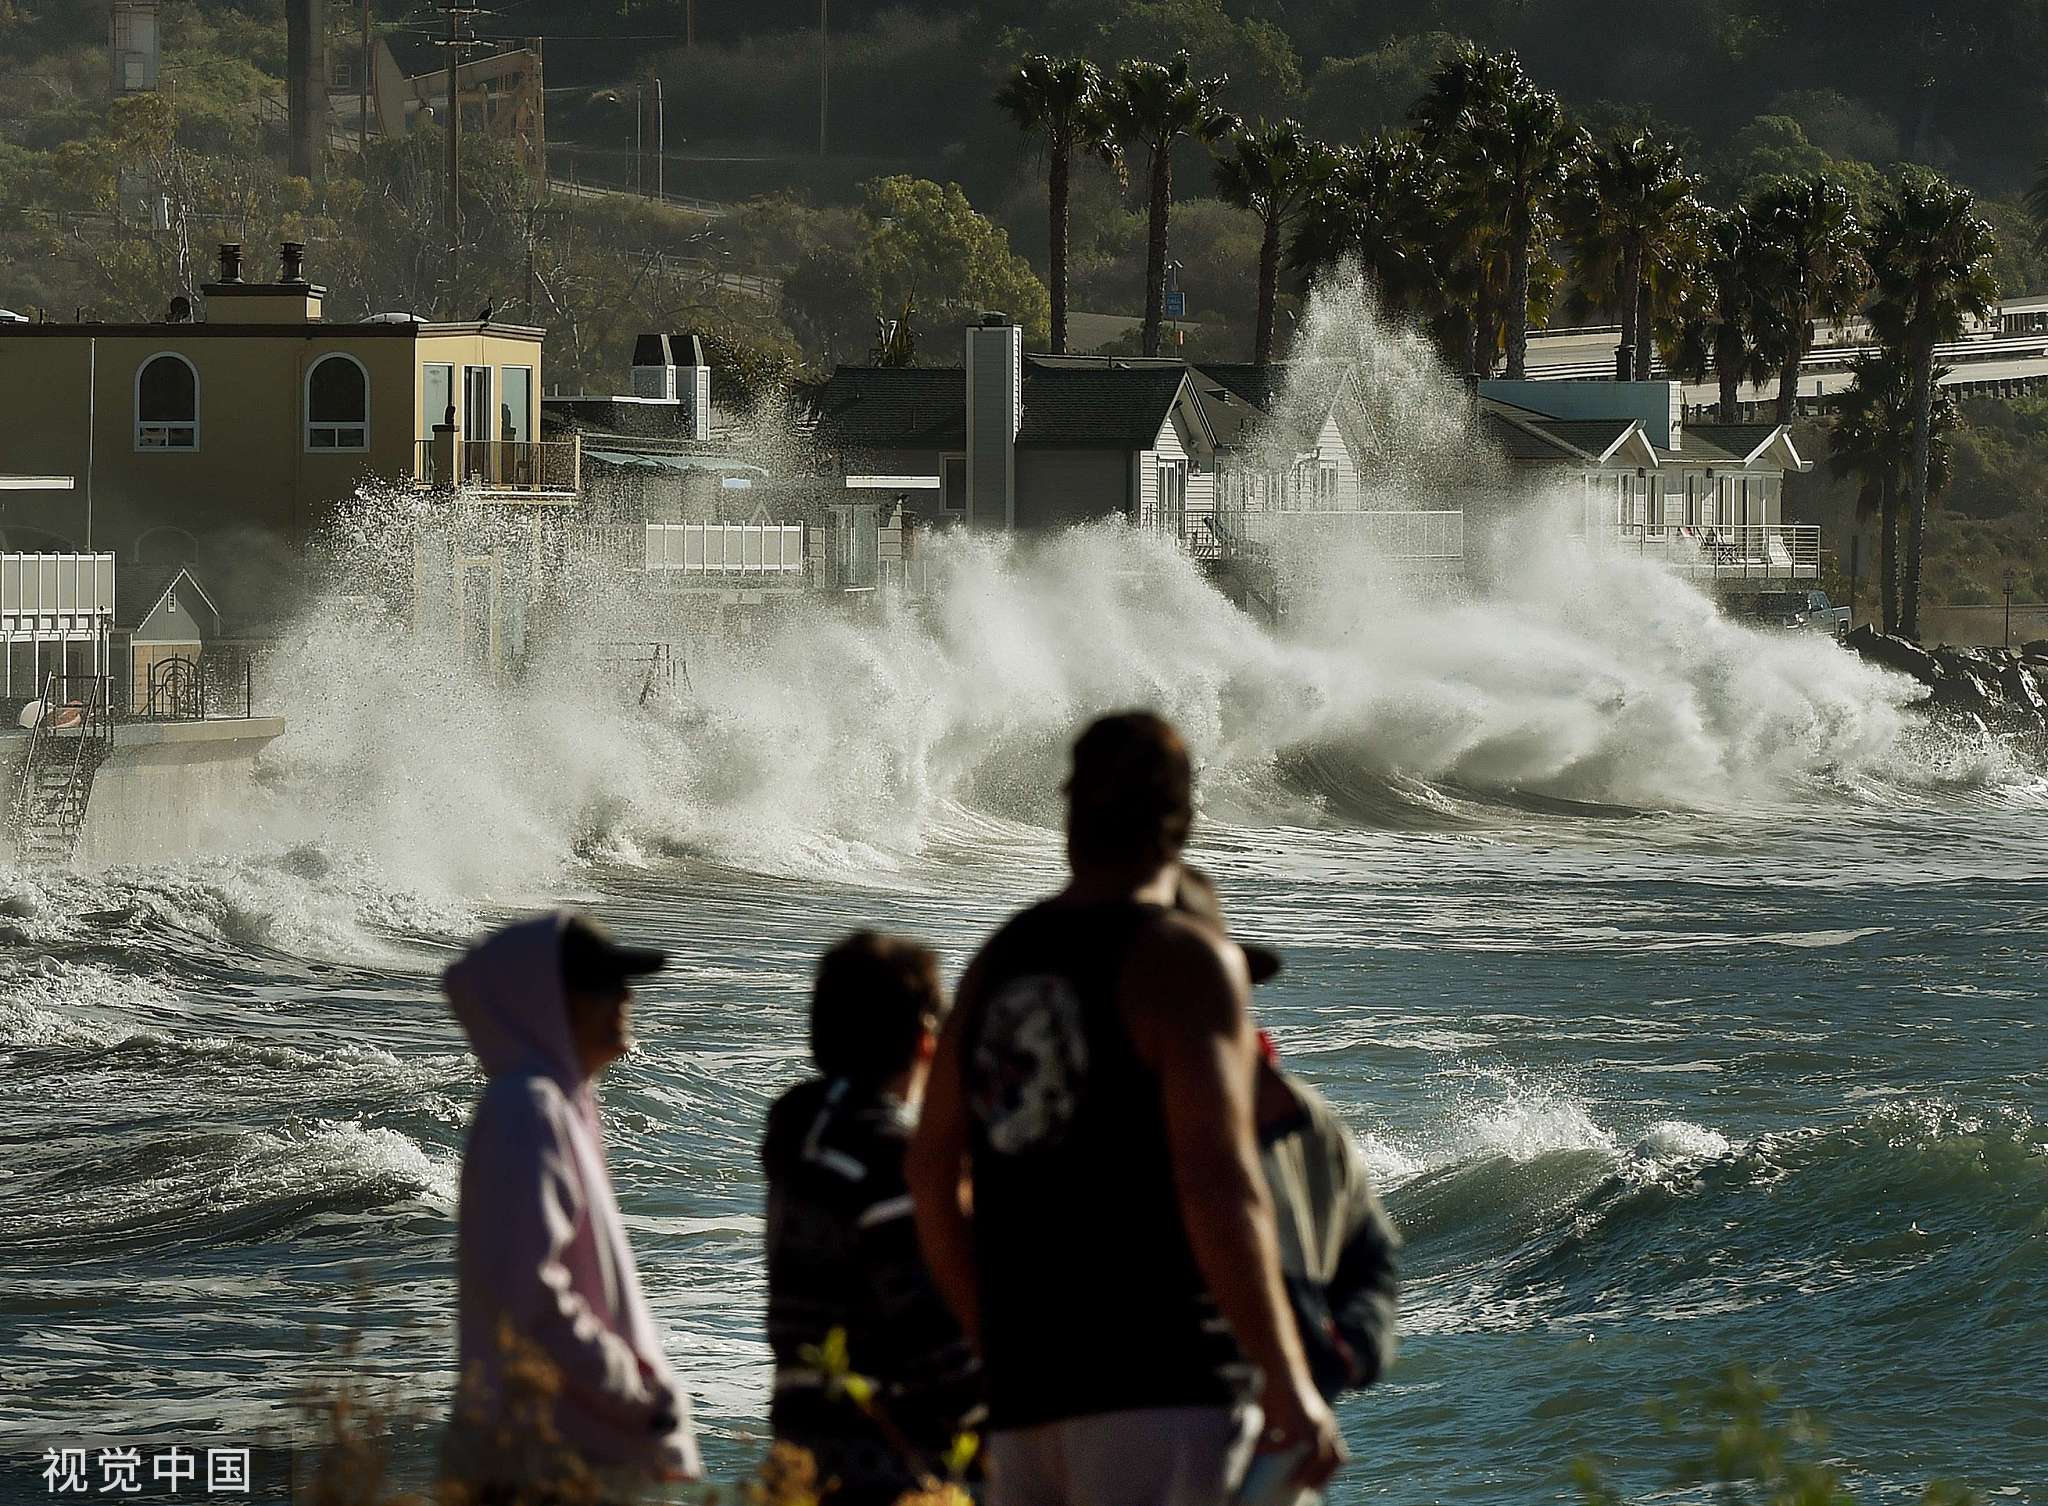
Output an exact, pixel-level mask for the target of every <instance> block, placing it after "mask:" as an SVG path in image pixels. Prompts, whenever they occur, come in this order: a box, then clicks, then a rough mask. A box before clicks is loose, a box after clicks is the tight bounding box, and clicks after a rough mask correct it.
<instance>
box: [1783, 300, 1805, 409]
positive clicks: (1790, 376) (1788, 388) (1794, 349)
mask: <svg viewBox="0 0 2048 1506" xmlns="http://www.w3.org/2000/svg"><path fill="white" fill-rule="evenodd" d="M1805 329H1806V326H1805V325H1804V324H1801V325H1800V326H1799V329H1798V330H1797V331H1795V332H1793V333H1792V334H1791V335H1789V336H1787V338H1788V339H1789V340H1790V341H1791V343H1790V344H1789V345H1787V346H1786V347H1785V364H1784V365H1782V366H1780V367H1779V368H1778V422H1779V423H1781V424H1789V423H1790V422H1792V410H1793V406H1794V404H1795V403H1796V402H1797V401H1798V398H1799V367H1800V365H1801V363H1802V362H1804V361H1805V360H1806V336H1805V334H1804V331H1805Z"/></svg>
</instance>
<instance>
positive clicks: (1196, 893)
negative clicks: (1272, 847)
mask: <svg viewBox="0 0 2048 1506" xmlns="http://www.w3.org/2000/svg"><path fill="white" fill-rule="evenodd" d="M1173 907H1174V908H1175V909H1176V910H1179V911H1181V912H1182V913H1183V914H1186V915H1192V916H1194V918H1195V919H1197V920H1199V921H1201V922H1202V923H1203V924H1204V925H1207V926H1209V927H1210V928H1212V929H1213V930H1215V931H1216V932H1217V933H1218V934H1220V935H1224V936H1229V935H1230V928H1229V927H1228V926H1226V925H1225V924H1224V923H1223V899H1222V896H1221V895H1219V894H1217V892H1216V881H1215V880H1214V879H1212V878H1210V877H1209V875H1208V874H1206V873H1204V872H1203V871H1202V870H1201V869H1199V868H1197V867H1195V865H1194V864H1192V863H1183V864H1181V865H1180V882H1179V884H1177V885H1176V886H1175V887H1174V893H1173ZM1231 939H1232V940H1233V941H1235V940H1236V939H1237V938H1236V937H1231ZM1237 946H1238V950H1239V951H1241V952H1243V953H1244V960H1245V966H1246V967H1247V968H1249V969H1250V970H1251V975H1252V982H1254V983H1264V982H1265V981H1266V980H1267V979H1268V978H1272V977H1276V976H1278V974H1279V972H1280V967H1281V962H1280V954H1279V953H1278V952H1276V951H1274V950H1273V949H1272V948H1271V947H1269V946H1260V945H1259V944H1258V943H1257V942H1256V941H1239V942H1238V943H1237Z"/></svg>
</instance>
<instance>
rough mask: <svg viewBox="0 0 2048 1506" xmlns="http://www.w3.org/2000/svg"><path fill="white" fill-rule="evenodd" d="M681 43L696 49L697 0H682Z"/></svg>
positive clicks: (692, 49) (693, 49)
mask: <svg viewBox="0 0 2048 1506" xmlns="http://www.w3.org/2000/svg"><path fill="white" fill-rule="evenodd" d="M683 45H684V46H685V47H687V48H689V49H690V50H691V51H692V52H695V51H696V50H697V0H683Z"/></svg>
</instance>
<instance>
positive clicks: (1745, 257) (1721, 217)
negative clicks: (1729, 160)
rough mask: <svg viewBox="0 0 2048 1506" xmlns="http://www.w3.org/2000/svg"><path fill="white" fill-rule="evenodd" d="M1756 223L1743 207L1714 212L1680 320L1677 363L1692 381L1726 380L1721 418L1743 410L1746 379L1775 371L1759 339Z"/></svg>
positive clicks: (1734, 417)
mask: <svg viewBox="0 0 2048 1506" xmlns="http://www.w3.org/2000/svg"><path fill="white" fill-rule="evenodd" d="M1758 254H1759V253H1758V250H1757V244H1756V231H1755V227H1754V226H1752V225H1751V224H1750V220H1749V214H1748V212H1747V211H1746V210H1744V209H1741V208H1740V207H1738V208H1735V209H1730V210H1726V211H1723V212H1722V213H1720V214H1712V213H1711V212H1709V213H1708V215H1707V217H1706V218H1705V220H1704V222H1703V223H1702V224H1701V226H1700V229H1699V265H1698V267H1697V269H1696V275H1695V279H1694V281H1695V286H1694V288H1693V291H1694V292H1695V293H1696V294H1697V295H1698V296H1697V297H1695V298H1693V299H1691V300H1689V305H1688V307H1687V308H1686V310H1685V312H1684V314H1683V315H1682V316H1681V317H1680V318H1679V320H1678V321H1677V329H1676V331H1675V335H1676V338H1675V339H1674V341H1673V351H1672V362H1671V364H1672V369H1673V370H1675V371H1676V372H1677V373H1678V374H1679V375H1680V376H1682V377H1684V378H1685V379H1686V380H1688V381H1694V382H1700V381H1705V380H1706V378H1707V376H1708V375H1709V373H1711V374H1712V375H1713V376H1714V378H1715V380H1716V381H1717V382H1718V383H1719V384H1720V388H1721V410H1720V419H1721V422H1722V423H1724V424H1732V423H1735V422H1737V421H1738V420H1739V419H1740V418H1741V416H1742V384H1743V383H1744V382H1745V381H1747V382H1760V381H1762V380H1763V379H1764V378H1765V377H1767V376H1768V375H1769V374H1770V363H1769V362H1768V361H1767V360H1766V359H1765V358H1764V355H1763V352H1762V349H1761V347H1760V346H1759V345H1758V343H1757V341H1756V339H1755V333H1756V324H1757V319H1758V313H1757V298H1756V284H1757V274H1756V260H1757V256H1758Z"/></svg>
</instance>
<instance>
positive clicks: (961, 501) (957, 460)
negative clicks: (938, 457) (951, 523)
mask: <svg viewBox="0 0 2048 1506" xmlns="http://www.w3.org/2000/svg"><path fill="white" fill-rule="evenodd" d="M943 463H944V466H945V472H946V491H945V497H946V511H947V512H959V513H964V512H966V511H967V457H966V456H965V455H948V456H946V457H944V462H943Z"/></svg>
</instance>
